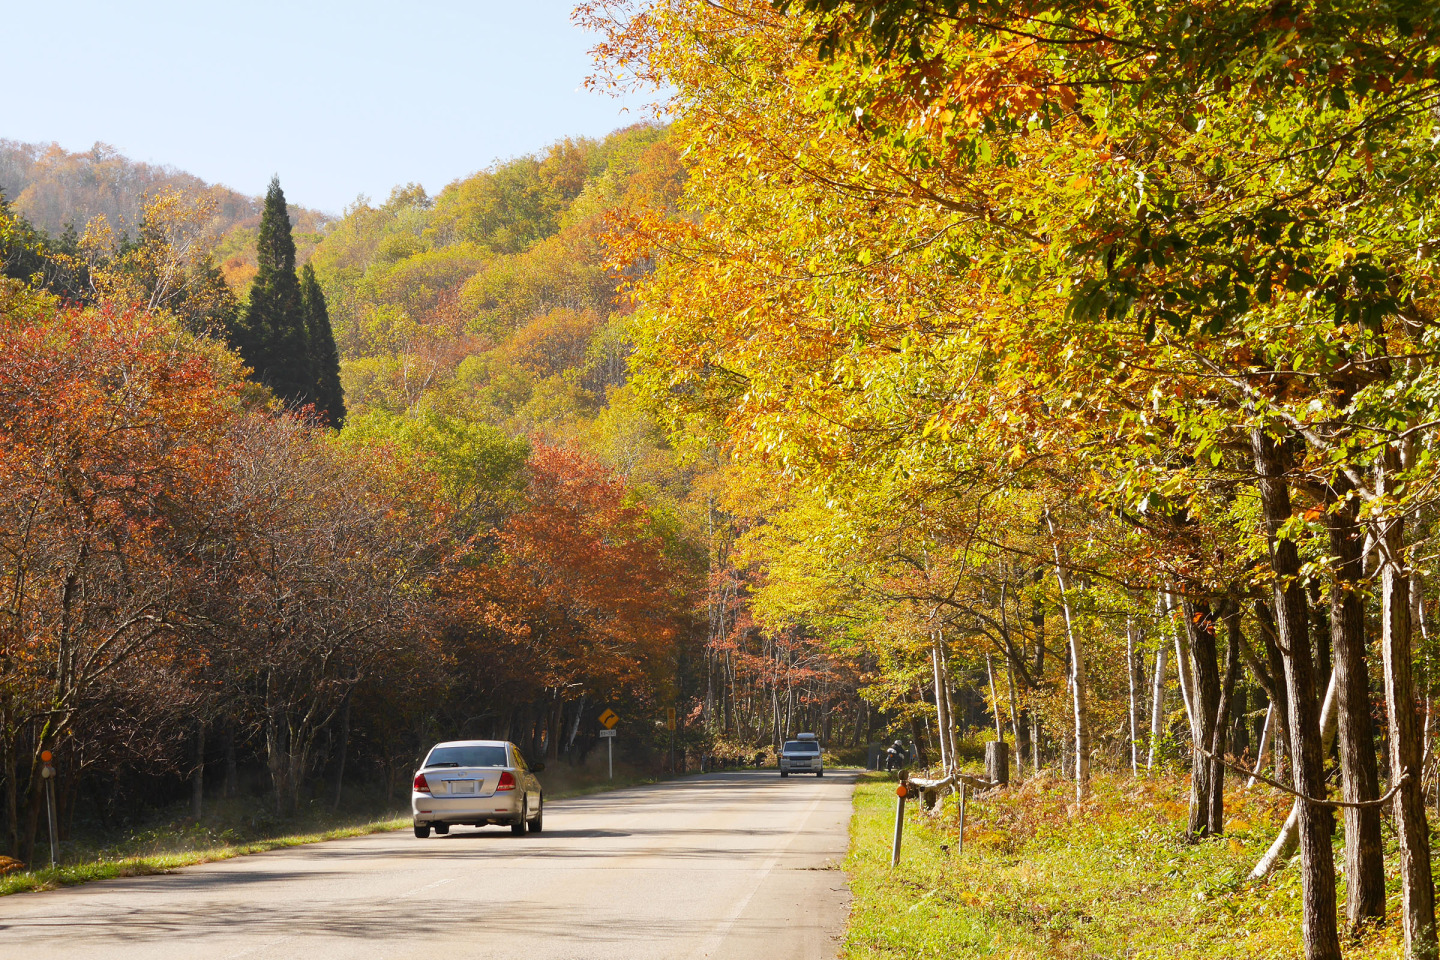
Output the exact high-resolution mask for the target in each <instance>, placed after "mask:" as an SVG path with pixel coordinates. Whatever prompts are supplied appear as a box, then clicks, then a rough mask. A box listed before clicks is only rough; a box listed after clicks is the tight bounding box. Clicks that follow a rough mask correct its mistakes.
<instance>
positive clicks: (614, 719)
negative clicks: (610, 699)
mask: <svg viewBox="0 0 1440 960" xmlns="http://www.w3.org/2000/svg"><path fill="white" fill-rule="evenodd" d="M619 722H620V715H619V714H617V713H616V712H615V711H614V710H611V709H609V708H607V709H606V710H605V712H604V713H602V714H600V725H601V726H602V727H604V728H605V729H604V730H601V731H600V739H602V740H604V741H605V754H606V759H607V760H608V762H609V769H610V779H611V780H614V779H615V724H617V723H619Z"/></svg>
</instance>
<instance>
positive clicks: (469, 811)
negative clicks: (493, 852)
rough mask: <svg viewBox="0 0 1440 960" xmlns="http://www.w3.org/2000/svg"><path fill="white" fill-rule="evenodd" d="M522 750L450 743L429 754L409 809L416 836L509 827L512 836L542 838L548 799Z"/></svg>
mask: <svg viewBox="0 0 1440 960" xmlns="http://www.w3.org/2000/svg"><path fill="white" fill-rule="evenodd" d="M544 768H545V765H544V764H543V763H537V764H535V766H534V768H533V770H532V768H530V767H527V766H526V765H525V758H524V757H522V756H521V755H520V748H519V747H517V746H515V744H513V743H508V742H507V741H504V740H449V741H446V742H445V743H437V744H435V746H433V747H431V748H430V752H429V753H428V754H427V755H426V757H425V762H424V763H422V764H421V765H420V769H419V770H417V771H416V773H415V785H414V788H413V789H412V790H411V792H410V808H411V810H412V811H413V813H414V815H415V836H417V837H422V838H423V837H428V836H430V831H431V830H434V831H435V832H436V833H438V834H442V835H443V834H447V833H449V832H450V827H451V825H452V824H456V823H462V824H470V825H472V826H476V827H483V826H485V825H486V824H487V823H499V824H507V825H508V826H509V827H510V831H511V832H512V833H524V832H525V830H526V829H527V828H528V829H529V830H530V832H531V833H539V832H540V830H541V827H542V826H543V824H544V816H545V795H544V792H543V791H542V790H541V788H540V781H539V780H536V779H535V773H536V772H538V771H540V770H543V769H544Z"/></svg>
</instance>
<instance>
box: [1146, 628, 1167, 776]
mask: <svg viewBox="0 0 1440 960" xmlns="http://www.w3.org/2000/svg"><path fill="white" fill-rule="evenodd" d="M1168 653H1169V650H1168V648H1167V647H1166V646H1165V644H1164V642H1163V641H1162V642H1160V643H1157V644H1156V645H1155V673H1154V676H1153V678H1152V681H1151V684H1150V751H1149V753H1148V754H1147V755H1146V757H1145V769H1146V770H1150V769H1153V768H1154V766H1155V749H1156V747H1158V746H1159V744H1160V741H1161V739H1162V738H1163V737H1164V735H1165V657H1166V655H1167V654H1168Z"/></svg>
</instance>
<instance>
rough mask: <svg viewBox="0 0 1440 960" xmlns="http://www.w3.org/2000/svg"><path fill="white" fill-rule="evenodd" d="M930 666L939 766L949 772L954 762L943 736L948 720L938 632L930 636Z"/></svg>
mask: <svg viewBox="0 0 1440 960" xmlns="http://www.w3.org/2000/svg"><path fill="white" fill-rule="evenodd" d="M930 666H931V668H932V671H933V673H934V674H935V725H936V727H937V729H938V730H939V732H940V736H939V740H940V766H941V768H942V769H943V770H946V771H949V769H950V766H951V764H953V763H954V762H955V760H954V758H953V757H951V756H950V743H949V739H948V738H947V737H946V736H945V728H946V727H947V726H948V725H949V722H950V718H949V717H948V716H947V715H946V709H945V688H944V686H943V684H944V682H945V680H944V678H943V677H942V676H941V672H942V670H943V668H942V667H941V666H940V634H939V633H938V632H936V633H932V634H931V635H930Z"/></svg>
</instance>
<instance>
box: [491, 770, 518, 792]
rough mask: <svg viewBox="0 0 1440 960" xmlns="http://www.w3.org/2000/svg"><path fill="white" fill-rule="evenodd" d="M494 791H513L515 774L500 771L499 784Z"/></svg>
mask: <svg viewBox="0 0 1440 960" xmlns="http://www.w3.org/2000/svg"><path fill="white" fill-rule="evenodd" d="M495 789H496V790H497V791H499V790H514V789H515V774H513V773H511V772H510V771H509V770H501V771H500V783H499V784H497V785H496V787H495Z"/></svg>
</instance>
